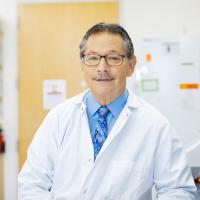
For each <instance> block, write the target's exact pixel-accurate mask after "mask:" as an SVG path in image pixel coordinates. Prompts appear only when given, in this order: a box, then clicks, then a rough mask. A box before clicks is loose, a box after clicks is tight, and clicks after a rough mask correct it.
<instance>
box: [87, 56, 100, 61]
mask: <svg viewBox="0 0 200 200" xmlns="http://www.w3.org/2000/svg"><path fill="white" fill-rule="evenodd" d="M98 59H99V57H98V56H97V55H87V56H86V60H89V61H96V60H98Z"/></svg>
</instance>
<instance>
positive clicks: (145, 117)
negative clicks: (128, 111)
mask: <svg viewBox="0 0 200 200" xmlns="http://www.w3.org/2000/svg"><path fill="white" fill-rule="evenodd" d="M127 104H128V105H131V106H132V107H133V109H134V111H135V114H136V115H137V116H138V117H139V118H140V119H141V120H142V121H143V122H144V123H148V124H149V123H153V124H157V125H158V124H162V125H163V124H169V121H168V119H167V118H166V116H165V115H164V114H163V113H162V112H161V111H160V110H159V109H158V108H156V107H155V106H153V105H151V104H150V103H149V102H147V101H146V100H144V99H143V98H141V97H139V96H137V95H136V94H134V93H132V92H129V98H128V102H127Z"/></svg>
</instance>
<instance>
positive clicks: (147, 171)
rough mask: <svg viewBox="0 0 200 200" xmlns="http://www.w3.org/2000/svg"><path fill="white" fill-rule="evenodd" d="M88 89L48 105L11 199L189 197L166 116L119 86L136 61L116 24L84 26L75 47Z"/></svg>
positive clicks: (189, 184)
mask: <svg viewBox="0 0 200 200" xmlns="http://www.w3.org/2000/svg"><path fill="white" fill-rule="evenodd" d="M80 57H81V68H82V71H83V73H84V76H85V80H86V82H87V84H88V87H89V90H87V91H85V92H84V93H82V94H80V95H78V96H75V97H73V98H71V99H68V100H66V101H65V102H63V103H62V104H60V105H58V106H57V107H55V108H54V109H52V110H51V111H50V112H49V114H48V115H47V117H46V118H45V120H44V122H43V123H42V125H41V126H40V128H39V129H38V131H37V133H36V135H35V137H34V139H33V141H32V143H31V145H30V147H29V150H28V158H27V161H26V162H25V165H24V167H23V169H22V171H21V173H20V175H19V199H20V200H28V199H32V200H33V199H35V200H36V199H37V200H38V199H42V200H47V199H48V200H50V199H54V200H82V199H85V200H108V199H113V200H119V199H120V200H150V199H151V188H152V186H153V185H155V188H156V191H157V197H158V199H160V200H175V199H176V200H192V199H195V193H196V187H195V185H194V182H193V179H192V176H191V172H190V168H189V167H188V165H187V163H186V158H185V154H184V151H183V149H182V146H181V144H180V142H179V140H178V139H177V137H176V136H175V134H174V131H173V130H172V128H171V126H170V124H169V122H168V121H167V119H166V118H165V117H164V116H163V115H162V114H161V113H160V112H159V111H157V110H156V109H155V108H153V107H152V106H151V105H149V104H148V103H147V102H145V101H144V100H142V99H140V98H139V97H137V96H136V95H135V94H133V93H132V92H130V91H128V90H127V89H126V78H127V77H129V76H131V75H132V74H133V72H134V68H135V64H136V58H135V56H134V50H133V44H132V41H131V39H130V37H129V35H128V33H127V32H126V31H125V30H124V29H123V28H122V27H121V26H119V25H117V24H106V23H100V24H97V25H95V26H93V27H92V28H90V29H89V30H88V31H87V32H86V34H85V36H84V38H83V40H82V42H81V44H80Z"/></svg>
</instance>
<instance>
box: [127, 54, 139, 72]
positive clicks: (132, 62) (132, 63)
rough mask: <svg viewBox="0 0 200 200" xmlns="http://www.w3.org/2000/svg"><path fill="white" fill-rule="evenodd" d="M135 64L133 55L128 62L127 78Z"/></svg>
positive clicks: (135, 60)
mask: <svg viewBox="0 0 200 200" xmlns="http://www.w3.org/2000/svg"><path fill="white" fill-rule="evenodd" d="M136 63H137V59H136V57H135V55H133V56H132V58H131V60H129V68H128V73H127V76H131V75H132V74H133V72H134V70H135V65H136Z"/></svg>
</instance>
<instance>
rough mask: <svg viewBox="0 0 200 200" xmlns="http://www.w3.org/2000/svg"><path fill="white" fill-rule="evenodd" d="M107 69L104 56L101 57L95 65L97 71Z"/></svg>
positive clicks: (105, 70)
mask: <svg viewBox="0 0 200 200" xmlns="http://www.w3.org/2000/svg"><path fill="white" fill-rule="evenodd" d="M108 70H109V66H108V64H107V63H106V59H105V57H101V60H100V62H99V65H98V66H97V71H98V72H107V71H108Z"/></svg>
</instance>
